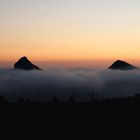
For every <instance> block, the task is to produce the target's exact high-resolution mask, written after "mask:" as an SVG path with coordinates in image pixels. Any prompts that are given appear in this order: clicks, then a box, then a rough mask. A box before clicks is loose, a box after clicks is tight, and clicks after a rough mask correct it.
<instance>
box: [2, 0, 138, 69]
mask: <svg viewBox="0 0 140 140" xmlns="http://www.w3.org/2000/svg"><path fill="white" fill-rule="evenodd" d="M21 56H27V57H29V58H30V59H31V60H32V61H34V62H37V61H42V62H45V61H50V62H56V63H57V62H60V61H61V62H66V61H70V62H76V61H77V62H80V63H82V62H85V63H86V62H91V63H90V64H89V63H88V64H89V65H94V64H93V63H92V62H96V65H98V66H99V65H100V66H103V67H105V65H106V64H110V62H111V61H114V60H116V59H122V60H127V61H129V62H131V63H133V64H135V65H139V66H140V1H139V0H0V61H1V62H6V61H10V62H13V61H16V60H17V59H19V58H20V57H21ZM56 63H55V64H56ZM1 64H2V63H1ZM53 64H54V63H53ZM75 65H77V63H76V64H75Z"/></svg>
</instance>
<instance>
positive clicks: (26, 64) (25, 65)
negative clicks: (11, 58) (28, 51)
mask: <svg viewBox="0 0 140 140" xmlns="http://www.w3.org/2000/svg"><path fill="white" fill-rule="evenodd" d="M14 68H15V69H22V70H41V69H40V68H39V67H38V66H36V65H34V64H32V63H31V62H30V61H29V60H28V58H27V57H26V56H24V57H22V58H20V59H19V60H18V62H16V63H15V64H14Z"/></svg>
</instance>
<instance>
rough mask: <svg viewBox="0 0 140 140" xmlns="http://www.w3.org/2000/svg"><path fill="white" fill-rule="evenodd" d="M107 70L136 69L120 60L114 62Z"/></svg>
mask: <svg viewBox="0 0 140 140" xmlns="http://www.w3.org/2000/svg"><path fill="white" fill-rule="evenodd" d="M109 69H113V70H134V69H138V68H137V67H135V66H133V65H131V64H129V63H127V62H125V61H122V60H117V61H115V62H114V63H113V64H112V65H111V66H110V67H109Z"/></svg>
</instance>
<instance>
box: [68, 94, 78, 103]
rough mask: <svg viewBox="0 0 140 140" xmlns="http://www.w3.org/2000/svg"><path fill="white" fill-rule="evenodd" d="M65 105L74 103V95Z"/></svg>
mask: <svg viewBox="0 0 140 140" xmlns="http://www.w3.org/2000/svg"><path fill="white" fill-rule="evenodd" d="M67 103H70V104H73V103H76V101H75V97H74V95H72V96H70V98H69V99H68V101H67Z"/></svg>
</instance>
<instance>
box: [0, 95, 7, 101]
mask: <svg viewBox="0 0 140 140" xmlns="http://www.w3.org/2000/svg"><path fill="white" fill-rule="evenodd" d="M5 102H6V99H5V97H4V96H2V95H1V96H0V103H5Z"/></svg>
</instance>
